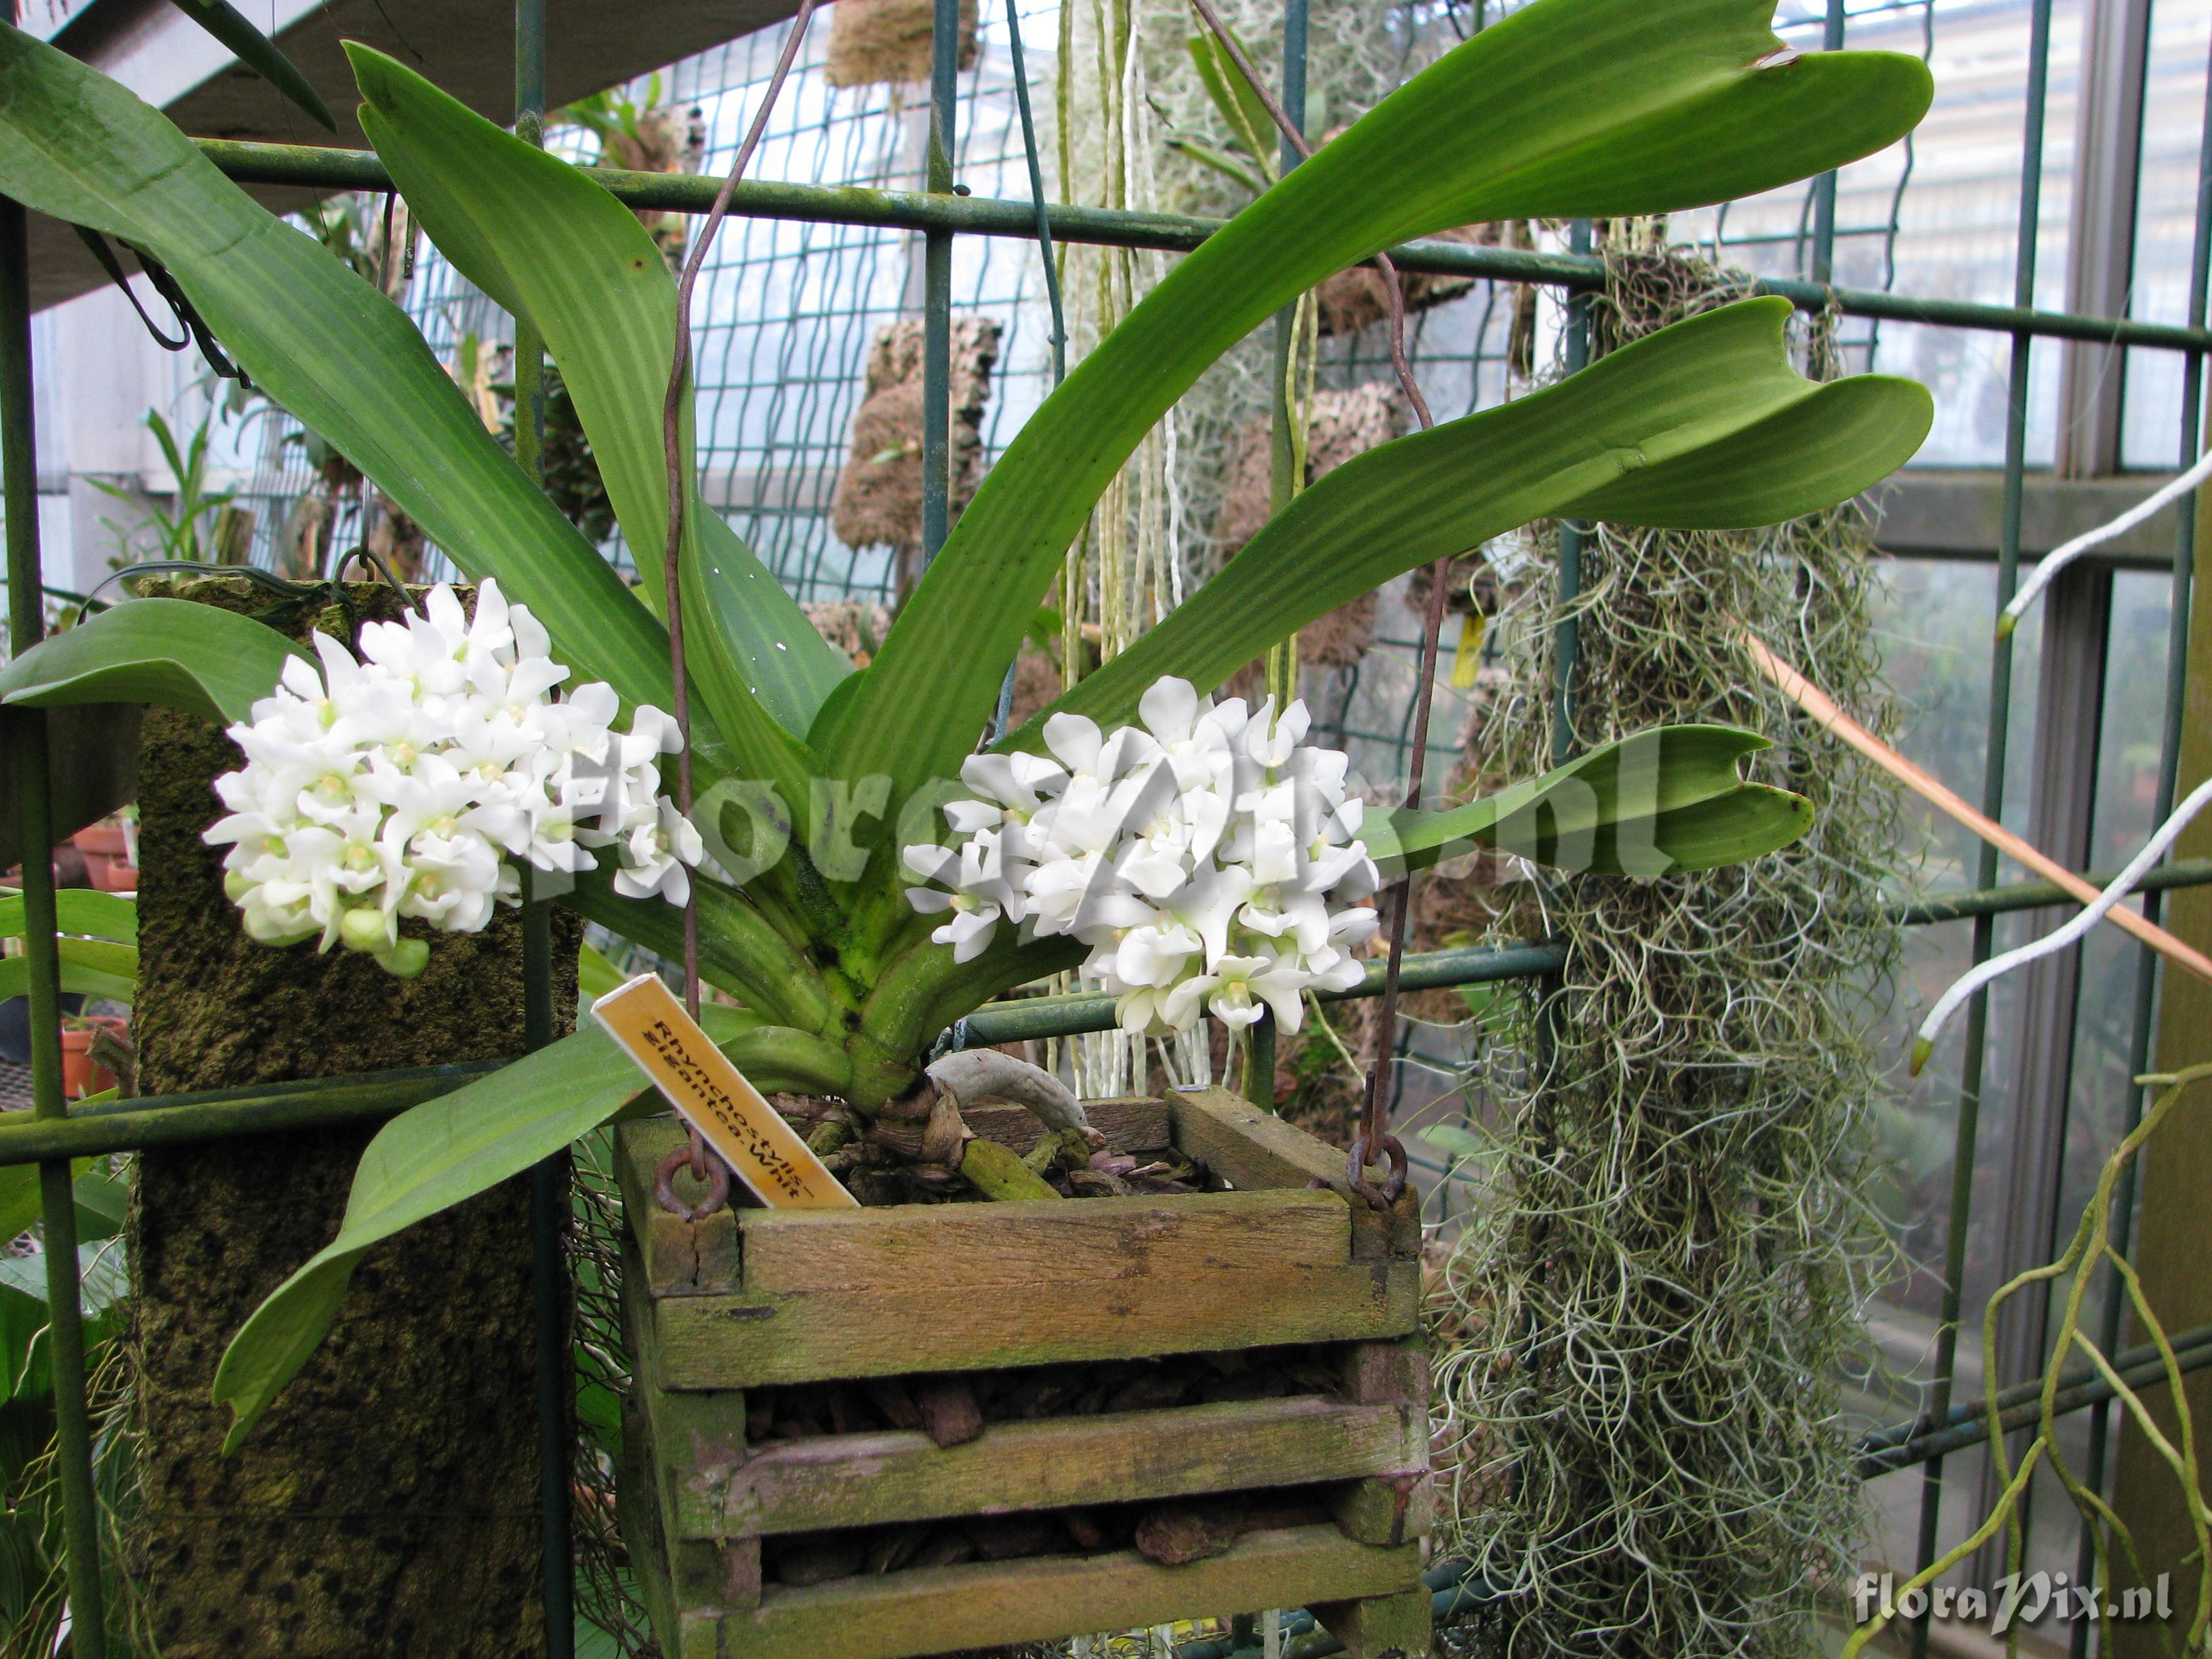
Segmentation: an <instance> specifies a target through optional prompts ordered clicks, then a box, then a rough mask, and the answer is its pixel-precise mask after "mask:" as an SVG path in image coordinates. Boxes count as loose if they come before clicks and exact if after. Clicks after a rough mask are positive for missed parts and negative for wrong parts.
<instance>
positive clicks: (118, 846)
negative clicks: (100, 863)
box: [70, 823, 130, 859]
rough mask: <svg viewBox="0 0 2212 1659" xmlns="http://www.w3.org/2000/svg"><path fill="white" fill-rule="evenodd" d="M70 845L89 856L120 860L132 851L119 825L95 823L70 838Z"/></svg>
mask: <svg viewBox="0 0 2212 1659" xmlns="http://www.w3.org/2000/svg"><path fill="white" fill-rule="evenodd" d="M70 845H71V846H73V847H75V848H76V850H77V851H78V852H80V853H82V854H87V855H88V856H90V855H93V854H105V855H106V857H108V858H112V859H120V858H122V857H124V856H125V854H127V853H128V852H129V850H130V843H129V842H126V841H125V839H124V836H123V826H122V825H121V824H119V823H95V824H93V825H92V826H91V827H90V828H88V829H80V830H78V831H77V832H76V834H75V835H73V836H70Z"/></svg>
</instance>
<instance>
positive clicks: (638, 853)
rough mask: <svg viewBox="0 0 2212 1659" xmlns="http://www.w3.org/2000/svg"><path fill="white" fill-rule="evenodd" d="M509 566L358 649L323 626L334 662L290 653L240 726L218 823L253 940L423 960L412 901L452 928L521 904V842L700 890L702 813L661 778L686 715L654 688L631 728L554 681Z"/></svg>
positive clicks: (369, 633) (396, 962)
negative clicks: (471, 601) (653, 702)
mask: <svg viewBox="0 0 2212 1659" xmlns="http://www.w3.org/2000/svg"><path fill="white" fill-rule="evenodd" d="M550 648H551V641H550V639H549V638H548V636H547V635H546V633H545V630H544V628H543V627H541V626H540V625H539V624H538V623H537V621H536V620H535V619H534V618H532V617H531V615H530V613H529V611H527V610H526V608H524V607H523V606H521V605H509V604H508V603H507V600H506V599H505V598H504V597H503V596H502V595H501V592H500V591H499V585H498V583H496V582H495V581H486V582H485V583H483V586H481V587H480V588H479V589H478V591H477V604H476V609H475V612H474V614H473V615H472V616H471V615H470V614H469V613H468V612H467V611H465V608H464V607H463V605H461V602H460V600H459V597H458V596H457V595H455V594H454V592H453V590H452V589H451V588H450V587H448V586H443V585H441V586H437V587H435V588H433V589H431V590H430V592H428V595H426V596H425V599H424V601H423V607H422V614H419V615H410V616H409V617H406V618H405V619H404V621H402V622H396V623H369V624H368V625H366V626H365V627H364V628H363V629H362V634H361V654H360V656H359V657H358V658H356V656H355V655H354V653H352V652H349V651H348V650H347V649H346V648H345V647H344V646H343V644H342V643H340V642H339V641H337V640H335V639H332V638H331V637H329V636H328V635H320V634H319V635H315V637H314V649H315V653H316V655H317V657H318V658H319V660H320V664H321V669H320V672H318V671H317V670H316V668H315V666H314V665H311V664H310V663H308V662H307V660H306V659H303V658H295V659H289V660H288V661H287V662H286V664H285V665H284V670H283V675H282V677H281V678H280V680H279V682H278V684H277V686H276V690H274V691H273V692H272V694H271V695H270V696H267V697H264V698H263V699H261V700H260V701H259V702H256V703H255V704H254V705H253V708H252V718H251V719H250V720H246V721H243V722H241V723H240V724H238V725H236V726H233V727H231V728H230V733H229V735H230V737H231V738H232V740H233V741H234V742H235V743H236V744H238V746H239V748H240V751H241V752H242V753H243V754H244V756H245V757H246V763H245V764H244V765H243V766H242V767H241V768H240V769H238V770H237V771H234V772H228V773H226V774H224V775H222V777H220V778H218V779H217V780H216V793H217V795H218V796H219V797H220V798H221V799H222V803H223V805H224V806H225V807H226V808H228V813H227V814H226V816H225V817H222V818H221V819H219V820H218V821H217V822H216V823H215V824H214V825H213V826H212V827H211V828H210V829H208V830H207V832H206V834H205V836H204V840H205V841H206V842H208V844H209V845H210V846H228V848H230V851H229V852H228V854H226V855H225V857H224V860H223V868H224V872H225V874H224V878H223V885H224V889H225V890H226V891H227V892H228V894H229V896H230V897H231V899H232V902H234V903H236V904H237V905H238V906H239V908H240V913H241V915H242V916H243V918H244V922H245V926H246V932H247V933H249V934H250V935H251V936H252V938H254V939H260V940H264V941H265V942H267V943H270V944H273V945H285V944H292V943H295V942H298V941H300V940H301V939H314V938H319V942H320V947H321V948H322V949H324V950H329V949H330V948H331V946H332V945H343V946H345V947H346V948H348V949H349V950H356V951H365V952H367V953H368V954H369V955H371V956H373V957H374V958H375V959H376V960H377V961H378V962H380V963H382V964H383V965H384V966H385V967H386V968H387V969H389V970H390V971H392V972H393V973H395V974H398V975H403V976H404V975H412V974H416V973H419V972H421V971H422V967H423V965H424V964H425V963H427V962H428V946H427V945H424V944H423V942H422V940H420V939H402V938H400V937H399V933H398V926H399V922H400V921H401V919H402V918H415V919H419V920H421V921H427V922H428V923H429V924H430V925H431V926H433V927H437V928H440V929H441V930H443V931H446V932H450V933H473V932H476V931H477V930H478V929H480V928H482V927H484V926H485V925H486V924H487V923H488V922H489V921H490V920H491V918H492V916H493V915H494V914H495V912H496V909H497V908H498V907H499V906H500V905H501V904H514V903H519V902H520V899H521V892H522V881H521V874H520V867H519V866H518V864H517V863H516V862H515V860H526V861H527V862H528V863H530V864H532V865H534V866H537V867H538V868H539V869H541V870H548V871H556V870H561V871H570V872H579V871H584V870H588V869H590V868H592V866H593V863H594V860H593V859H592V853H591V851H590V850H589V849H590V848H594V847H611V848H613V849H614V862H615V866H616V878H615V879H616V886H617V890H621V891H623V892H624V893H626V894H628V895H629V896H634V897H642V896H648V895H651V894H655V893H657V894H659V895H660V896H663V897H665V898H667V899H669V900H670V901H671V902H675V903H682V902H684V900H685V899H686V897H687V896H688V895H689V891H690V876H689V873H688V871H687V870H686V867H685V866H690V865H696V863H697V862H698V861H699V860H700V858H701V856H702V850H703V849H702V847H701V844H700V837H699V835H698V832H697V831H696V829H693V828H692V826H691V825H690V824H689V823H684V821H683V820H682V819H681V818H680V817H678V816H677V814H676V812H675V810H674V808H673V807H672V806H671V805H670V804H669V803H668V802H667V800H666V799H665V798H664V797H662V796H661V795H660V793H659V757H660V756H661V755H663V754H665V753H669V752H672V751H673V750H675V749H676V748H678V747H680V738H678V734H677V732H676V730H675V726H674V723H673V722H672V721H671V720H669V719H668V717H667V716H666V715H665V714H662V713H661V712H660V711H659V710H658V709H656V708H650V707H647V706H645V705H641V706H640V707H639V708H637V709H636V710H635V714H633V716H632V720H631V723H630V729H629V732H628V733H626V734H624V733H617V732H614V731H613V729H612V726H613V722H614V720H615V719H616V717H617V714H618V712H619V703H618V702H617V698H616V696H615V694H614V692H613V691H612V690H611V689H610V688H608V687H607V686H605V685H603V684H596V683H594V684H589V685H583V686H579V687H577V688H575V689H574V691H573V692H571V693H570V694H569V695H568V696H567V697H566V698H564V699H556V697H555V696H554V693H555V691H556V688H558V687H559V686H560V685H561V684H562V683H563V682H564V681H566V680H567V678H568V669H567V668H566V667H564V666H563V665H561V664H559V663H556V662H554V661H553V660H552V659H550V656H549V655H548V654H547V653H549V651H550Z"/></svg>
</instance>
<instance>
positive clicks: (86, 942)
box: [0, 939, 138, 1002]
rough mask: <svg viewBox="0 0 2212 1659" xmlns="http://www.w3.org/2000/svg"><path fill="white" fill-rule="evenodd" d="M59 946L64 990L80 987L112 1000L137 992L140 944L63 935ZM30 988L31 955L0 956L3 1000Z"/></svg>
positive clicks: (90, 994)
mask: <svg viewBox="0 0 2212 1659" xmlns="http://www.w3.org/2000/svg"><path fill="white" fill-rule="evenodd" d="M58 949H59V950H60V951H61V958H62V964H61V966H62V972H61V981H62V987H61V988H62V989H63V990H64V991H81V992H82V993H83V994H85V995H86V996H88V997H106V998H107V999H108V1000H111V1001H113V1002H128V1001H130V1000H131V997H132V996H133V995H134V994H136V991H137V980H138V947H137V945H116V944H112V943H110V942H109V941H108V940H106V939H63V940H61V941H59V944H58ZM30 990H31V959H30V958H29V957H0V1002H5V1001H6V1000H8V999H9V998H10V997H20V996H28V995H29V994H30Z"/></svg>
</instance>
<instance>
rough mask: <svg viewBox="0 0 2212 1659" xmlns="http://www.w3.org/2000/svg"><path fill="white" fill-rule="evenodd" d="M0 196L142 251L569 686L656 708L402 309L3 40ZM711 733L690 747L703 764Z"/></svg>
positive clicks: (582, 549)
mask: <svg viewBox="0 0 2212 1659" xmlns="http://www.w3.org/2000/svg"><path fill="white" fill-rule="evenodd" d="M0 192H4V193H5V194H7V195H9V196H12V197H15V198H16V199H17V200H19V201H21V202H22V203H23V204H25V205H26V206H27V207H30V208H33V209H34V210H37V211H39V212H41V213H49V214H52V215H53V216H55V217H57V218H60V219H65V220H68V221H69V222H71V223H73V224H81V225H88V226H90V227H92V228H94V229H96V230H99V231H102V232H104V233H106V234H108V235H111V236H116V237H119V238H121V239H123V240H125V241H129V242H131V243H134V244H136V245H137V246H140V247H143V248H144V249H145V250H146V251H147V252H149V253H151V254H153V255H154V257H155V258H157V259H159V260H160V261H161V263H162V264H164V265H166V266H167V267H168V270H169V272H170V274H171V275H172V276H174V277H175V278H176V279H177V281H178V282H179V283H180V284H181V285H182V286H183V288H184V289H185V294H186V295H187V296H188V297H190V299H191V301H192V303H193V305H194V306H195V307H197V309H198V311H199V313H200V314H201V315H202V316H203V317H204V318H205V319H207V321H208V323H209V325H210V326H211V327H212V328H213V329H214V331H215V332H216V335H217V336H218V337H220V338H221V339H222V343H224V345H225V346H226V347H227V348H228V349H229V350H230V351H231V352H232V353H233V354H234V356H236V357H237V359H238V361H239V362H240V364H241V365H242V366H243V367H244V368H246V371H247V372H248V373H249V374H252V377H253V379H254V380H255V381H256V382H257V383H258V384H259V386H261V387H262V389H263V390H264V391H265V392H268V393H269V395H270V397H272V398H275V399H276V401H277V402H278V403H279V404H283V406H284V407H285V408H286V409H288V410H290V411H291V412H292V413H293V414H294V415H295V416H298V417H299V418H300V420H301V422H304V423H305V424H306V425H307V427H309V428H311V429H313V431H315V432H316V433H318V434H319V435H321V436H322V437H324V438H325V439H326V440H328V441H329V442H330V443H331V446H332V447H335V448H336V449H337V451H338V452H339V453H341V454H343V455H344V456H345V457H346V458H347V459H349V460H350V461H352V462H353V463H354V465H356V466H358V467H359V468H360V469H361V470H362V471H363V472H364V473H366V474H367V475H368V477H371V478H373V479H374V480H375V481H376V483H377V484H378V486H379V487H380V489H383V491H384V492H385V493H386V495H389V496H390V497H391V498H392V501H394V502H395V503H397V504H398V507H400V509H401V510H402V511H404V513H407V514H408V515H409V516H410V518H412V519H414V520H415V521H416V523H418V524H419V525H421V526H422V531H423V533H424V534H425V535H426V536H428V538H430V540H432V541H433V542H435V543H436V544H437V545H438V546H439V547H440V548H441V549H442V550H444V551H445V552H446V553H447V555H448V556H451V557H452V559H453V562H454V563H455V564H457V565H459V567H460V568H461V569H462V570H463V571H464V572H465V574H468V575H470V576H471V577H475V578H482V577H483V576H486V575H496V576H497V577H498V578H499V580H500V584H501V586H502V587H503V588H505V589H506V590H507V597H508V598H509V599H516V600H520V601H521V602H522V603H523V604H525V605H528V606H529V607H530V609H531V611H532V612H533V613H534V614H535V615H536V616H537V617H538V621H539V622H541V623H544V626H545V627H546V629H548V630H549V631H550V633H551V634H552V635H553V637H554V638H555V639H556V640H557V641H560V642H561V646H562V653H563V655H564V656H565V657H566V659H568V662H569V663H570V664H571V665H573V666H574V668H575V669H576V671H577V673H578V676H579V678H584V679H601V680H605V681H606V682H608V684H611V685H612V686H613V687H614V689H615V690H616V691H617V693H618V694H619V695H620V696H623V698H625V699H627V700H628V701H629V702H652V703H656V704H658V705H659V707H661V708H667V707H668V705H669V701H670V699H669V681H668V641H667V637H666V633H665V630H664V629H662V628H661V626H660V625H659V623H658V622H656V621H655V620H654V619H653V616H652V614H651V613H650V612H649V611H647V610H646V609H645V608H644V607H643V606H642V605H639V604H638V603H637V602H636V601H635V599H632V598H631V597H630V595H629V591H628V589H626V588H625V587H624V586H623V582H622V579H621V578H620V577H619V576H617V574H615V572H614V570H613V568H611V566H610V565H609V564H608V563H607V562H606V561H605V559H603V558H601V557H600V556H599V552H598V550H596V549H594V548H593V547H592V545H591V544H589V543H587V542H586V541H585V540H584V538H583V537H582V536H581V535H580V534H579V533H578V532H576V530H575V528H574V526H572V525H570V524H569V523H568V520H566V519H564V518H562V516H561V514H560V512H559V510H558V509H557V508H556V507H554V506H553V504H552V502H551V501H549V500H547V499H546V497H545V495H544V493H543V492H542V491H540V490H539V489H538V488H537V487H536V486H535V485H533V484H532V483H531V482H530V480H529V479H528V478H527V477H525V476H524V475H523V472H522V470H521V469H520V467H518V466H516V465H515V464H514V462H513V458H512V457H510V456H509V455H508V454H507V453H506V452H505V451H504V450H503V449H501V447H500V446H499V443H498V441H496V440H495V438H493V436H492V435H490V434H489V432H487V431H485V430H484V427H483V421H482V420H481V419H479V418H478V416H477V411H476V410H475V409H474V408H473V407H472V406H471V404H469V402H468V400H467V399H466V398H464V397H463V396H462V395H461V391H460V388H459V386H456V385H455V384H454V383H453V377H452V376H450V375H449V374H447V373H446V371H445V369H444V368H443V367H442V366H441V365H440V363H439V362H438V360H437V359H436V358H435V357H434V356H432V355H431V353H430V349H429V347H428V345H427V344H425V343H424V342H423V339H422V334H421V333H420V332H419V331H417V330H416V326H415V325H414V324H413V323H412V322H410V320H409V319H408V317H407V315H406V313H404V312H403V311H401V310H400V309H399V308H398V307H397V306H395V305H394V304H392V301H390V300H388V299H387V298H386V297H385V296H384V295H382V294H380V292H378V291H377V289H375V288H374V287H373V286H372V285H370V284H369V283H366V282H364V281H362V279H361V278H360V277H358V276H356V275H354V273H353V272H352V271H350V270H347V269H346V267H345V266H344V265H343V264H341V263H340V262H338V261H337V260H336V259H333V258H331V257H330V255H329V254H328V253H327V252H325V250H324V249H323V248H322V247H321V246H320V245H319V244H318V243H317V242H315V241H314V240H313V239H312V238H309V237H306V236H302V235H301V234H300V233H299V232H298V231H297V230H296V229H295V228H292V227H291V226H289V225H287V224H285V223H284V222H283V221H281V220H279V219H277V218H276V217H275V216H272V215H270V213H268V212H267V211H266V210H264V209H263V208H262V207H261V206H260V205H259V204H257V203H255V202H254V201H253V200H252V198H251V197H248V196H247V195H246V193H245V191H241V190H240V189H239V188H238V186H237V185H234V184H232V183H231V182H230V181H229V180H228V179H226V178H224V177H223V176H222V173H219V172H218V171H216V167H215V166H214V164H213V163H212V162H210V161H208V160H207V159H206V158H205V157H204V156H203V155H201V154H200V153H199V151H198V149H197V148H195V147H194V145H193V144H192V143H191V140H189V139H187V138H186V137H185V136H184V135H183V134H182V133H180V132H179V131H177V129H176V128H175V127H174V126H173V125H171V124H170V122H169V121H168V119H167V118H166V117H164V116H163V115H161V113H160V112H158V111H156V110H154V109H151V108H149V107H148V106H146V105H145V104H143V103H142V102H141V101H139V100H137V98H135V97H133V96H132V95H131V94H130V93H129V92H128V91H126V90H125V88H122V87H120V86H118V85H117V84H116V83H115V82H112V81H110V80H108V79H107V78H106V76H102V75H100V74H99V73H98V72H96V71H95V70H91V69H88V68H87V67H86V66H85V65H84V64H80V63H78V62H77V61H76V59H74V58H70V57H68V56H67V55H66V54H64V53H62V52H57V51H55V50H54V49H53V48H52V47H51V46H46V45H45V44H44V43H43V42H41V41H38V40H33V39H32V38H31V37H30V36H28V35H27V34H25V33H21V31H20V30H16V29H12V28H6V27H0ZM119 608H121V607H118V609H119ZM710 724H711V723H710V722H709V721H707V720H700V721H699V722H698V726H699V732H698V738H699V741H700V744H701V746H702V748H704V749H707V750H709V751H712V750H714V748H715V747H716V746H717V744H718V738H717V736H716V734H715V733H714V732H712V731H711V730H709V729H708V727H709V726H710Z"/></svg>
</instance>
